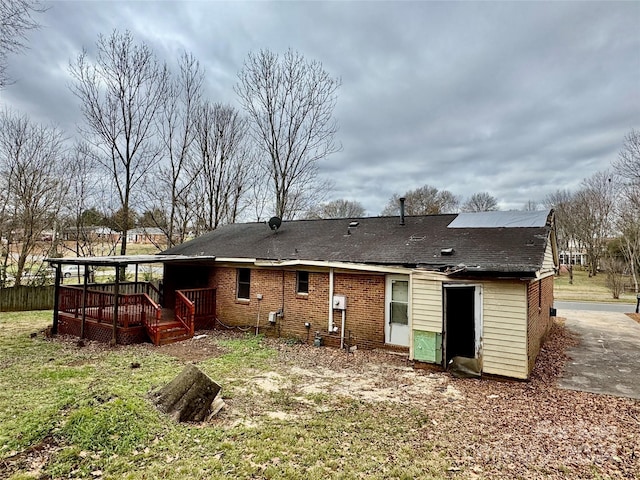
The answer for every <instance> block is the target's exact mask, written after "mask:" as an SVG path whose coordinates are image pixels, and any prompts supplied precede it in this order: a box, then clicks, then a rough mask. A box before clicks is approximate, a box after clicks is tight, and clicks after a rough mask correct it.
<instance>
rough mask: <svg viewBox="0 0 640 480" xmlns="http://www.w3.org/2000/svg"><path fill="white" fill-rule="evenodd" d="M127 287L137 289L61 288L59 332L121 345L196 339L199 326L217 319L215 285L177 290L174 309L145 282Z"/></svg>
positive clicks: (59, 294)
mask: <svg viewBox="0 0 640 480" xmlns="http://www.w3.org/2000/svg"><path fill="white" fill-rule="evenodd" d="M125 291H126V290H125ZM128 291H133V292H136V293H122V294H117V293H116V292H115V291H114V288H113V286H112V285H111V286H110V285H104V284H102V285H90V286H88V287H87V288H86V289H85V288H84V287H82V286H60V288H59V290H58V310H57V311H56V312H55V313H54V314H55V315H56V318H57V320H58V328H59V332H60V333H65V334H70V335H75V336H78V337H80V338H88V339H90V340H98V341H103V342H113V341H114V340H115V343H118V344H130V343H141V342H144V341H148V340H151V341H152V342H153V343H154V344H156V345H163V344H167V343H172V342H177V341H181V340H186V339H188V338H191V337H193V334H194V331H195V329H196V325H197V326H198V328H207V327H211V326H212V325H211V323H212V322H211V319H214V318H215V304H216V302H215V289H197V290H184V291H180V290H179V291H176V302H175V310H171V309H168V308H162V307H161V306H160V305H158V303H157V302H156V301H154V299H153V298H152V296H151V295H150V294H149V293H146V292H147V291H149V289H148V287H147V286H146V285H141V284H138V285H135V286H134V287H133V288H131V287H129V288H128ZM151 293H153V291H151ZM155 293H158V292H157V290H156V292H155ZM158 297H159V295H156V298H158ZM189 297H191V298H193V301H192V300H191V299H190V298H189ZM195 302H197V303H195Z"/></svg>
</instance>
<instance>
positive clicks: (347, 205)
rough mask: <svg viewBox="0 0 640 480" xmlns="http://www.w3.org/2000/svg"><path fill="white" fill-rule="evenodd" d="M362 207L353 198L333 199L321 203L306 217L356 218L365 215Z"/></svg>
mask: <svg viewBox="0 0 640 480" xmlns="http://www.w3.org/2000/svg"><path fill="white" fill-rule="evenodd" d="M365 213H366V212H365V210H364V207H363V206H362V204H361V203H360V202H356V201H353V200H344V199H340V200H333V201H331V202H328V203H321V204H320V205H318V206H317V207H316V208H313V209H311V210H309V211H308V212H307V214H306V218H308V219H317V218H358V217H364V216H365Z"/></svg>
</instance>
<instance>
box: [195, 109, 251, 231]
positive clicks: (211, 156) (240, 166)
mask: <svg viewBox="0 0 640 480" xmlns="http://www.w3.org/2000/svg"><path fill="white" fill-rule="evenodd" d="M195 128H196V139H195V146H196V149H197V155H198V158H197V160H194V162H193V164H192V169H193V176H194V178H195V183H194V190H193V194H194V195H195V197H196V198H197V199H198V201H197V202H194V203H193V204H194V205H195V207H196V212H195V214H196V226H197V233H203V232H206V231H210V230H214V229H216V228H217V227H218V226H220V225H221V224H224V223H233V222H235V221H236V219H237V218H238V215H239V214H240V211H241V208H242V204H241V200H242V197H243V195H244V194H245V192H246V190H247V189H248V188H249V185H250V182H251V181H252V179H253V178H255V177H254V176H253V175H251V173H252V170H251V164H252V160H253V158H252V152H251V149H250V146H249V143H248V141H247V140H248V135H247V131H248V124H247V121H246V119H244V118H243V117H242V116H241V115H240V113H239V112H238V111H237V110H235V109H234V108H232V107H230V106H224V105H221V104H214V105H212V104H210V103H208V102H206V103H204V104H203V105H202V106H201V107H200V108H199V109H198V112H197V115H196V125H195Z"/></svg>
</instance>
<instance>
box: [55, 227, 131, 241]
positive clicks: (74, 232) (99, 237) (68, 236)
mask: <svg viewBox="0 0 640 480" xmlns="http://www.w3.org/2000/svg"><path fill="white" fill-rule="evenodd" d="M119 238H120V234H119V233H118V232H116V231H115V230H111V229H110V228H108V227H100V226H86V227H84V226H83V227H81V228H79V229H78V228H68V229H65V230H64V231H63V232H62V239H63V240H67V241H78V240H90V241H95V242H100V241H102V242H108V243H115V242H117V241H118V240H119Z"/></svg>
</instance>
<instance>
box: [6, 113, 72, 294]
mask: <svg viewBox="0 0 640 480" xmlns="http://www.w3.org/2000/svg"><path fill="white" fill-rule="evenodd" d="M64 172H65V165H64V150H63V136H62V133H61V132H60V131H59V130H58V129H56V128H53V127H46V126H43V125H38V124H35V123H33V122H31V121H30V120H29V119H28V118H27V117H26V116H19V115H16V114H13V113H11V112H8V111H4V112H2V113H0V184H1V186H0V189H1V190H3V191H4V195H3V196H4V200H3V210H4V211H3V216H4V217H5V221H4V222H3V223H5V224H6V225H7V227H8V228H7V230H6V233H7V237H6V238H7V245H6V248H7V256H6V257H5V259H4V262H5V263H4V266H5V268H4V269H3V270H4V273H3V275H6V267H7V265H8V264H9V263H13V260H14V259H15V265H14V268H15V271H14V275H15V283H16V285H20V284H21V280H22V277H23V274H24V272H25V267H27V266H29V267H31V266H32V265H31V264H32V263H33V264H34V265H35V264H36V263H37V264H38V265H40V264H41V262H33V259H34V253H36V249H37V248H41V249H42V250H41V251H38V252H37V253H38V255H40V256H41V255H46V254H48V253H49V252H48V251H47V250H48V249H47V248H46V247H44V246H43V245H42V244H41V243H40V242H41V240H42V237H43V232H44V231H45V230H47V229H49V230H51V229H53V228H54V224H55V221H56V217H57V215H58V212H59V209H60V205H61V203H62V201H61V199H62V198H63V197H64V195H65V193H66V188H67V186H68V182H69V181H68V180H66V181H64V180H63V174H64ZM12 245H13V246H15V247H16V251H15V254H16V256H15V257H14V256H13V255H12V253H11V246H12ZM2 280H6V277H5V278H3V279H2Z"/></svg>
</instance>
